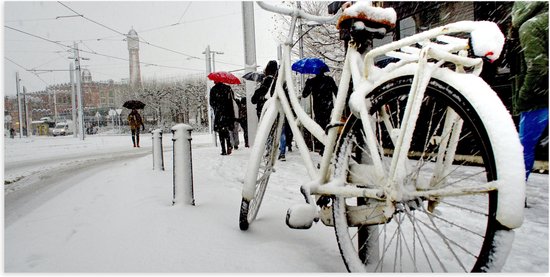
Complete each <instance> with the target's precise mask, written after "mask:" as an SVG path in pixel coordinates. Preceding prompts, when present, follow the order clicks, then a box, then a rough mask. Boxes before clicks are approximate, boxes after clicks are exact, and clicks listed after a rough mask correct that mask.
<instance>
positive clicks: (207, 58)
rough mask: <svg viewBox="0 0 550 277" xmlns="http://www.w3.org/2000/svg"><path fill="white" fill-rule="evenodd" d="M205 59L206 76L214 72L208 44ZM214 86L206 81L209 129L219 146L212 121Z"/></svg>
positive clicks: (215, 143)
mask: <svg viewBox="0 0 550 277" xmlns="http://www.w3.org/2000/svg"><path fill="white" fill-rule="evenodd" d="M202 53H203V54H204V57H205V60H206V76H208V74H210V73H211V72H212V69H211V67H210V65H211V64H212V63H211V62H210V45H208V46H206V49H205V50H204V52H202ZM211 88H212V86H211V85H210V82H208V81H207V82H206V106H207V107H208V131H209V132H210V134H212V140H213V142H214V145H216V146H218V144H217V142H216V133H215V132H214V124H213V123H212V119H213V117H214V115H213V114H212V108H211V107H210V89H211Z"/></svg>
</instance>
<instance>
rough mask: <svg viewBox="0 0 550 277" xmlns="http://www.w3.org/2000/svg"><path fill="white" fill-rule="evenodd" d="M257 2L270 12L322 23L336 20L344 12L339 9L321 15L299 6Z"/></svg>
mask: <svg viewBox="0 0 550 277" xmlns="http://www.w3.org/2000/svg"><path fill="white" fill-rule="evenodd" d="M257 3H258V6H260V7H261V8H262V9H264V10H266V11H270V12H273V13H278V14H282V15H288V16H296V17H297V18H304V19H307V20H310V21H315V22H318V23H321V24H325V23H334V22H336V20H337V19H338V17H339V16H340V14H341V13H342V12H341V10H340V11H338V13H336V14H335V15H333V16H320V15H313V14H309V13H307V12H305V11H304V10H300V9H297V8H287V7H282V6H275V5H271V4H268V3H266V2H264V1H258V2H257Z"/></svg>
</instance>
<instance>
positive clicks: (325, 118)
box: [302, 72, 338, 155]
mask: <svg viewBox="0 0 550 277" xmlns="http://www.w3.org/2000/svg"><path fill="white" fill-rule="evenodd" d="M337 92H338V87H337V86H336V82H334V79H332V77H330V76H325V74H324V72H321V73H319V74H317V75H315V77H313V78H311V79H308V80H307V81H306V85H305V86H304V90H303V91H302V97H308V96H309V95H311V97H313V114H314V117H313V119H314V120H315V122H317V124H319V125H320V126H321V128H323V129H325V128H326V127H327V125H328V124H329V123H330V122H329V121H330V114H331V113H332V109H333V108H334V104H333V97H335V96H336V93H337ZM316 144H318V145H319V149H320V150H321V152H320V153H321V155H322V154H323V149H324V147H323V145H321V144H320V143H319V142H318V141H317V140H316Z"/></svg>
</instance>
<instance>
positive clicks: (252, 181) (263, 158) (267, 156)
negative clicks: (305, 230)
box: [239, 110, 282, 231]
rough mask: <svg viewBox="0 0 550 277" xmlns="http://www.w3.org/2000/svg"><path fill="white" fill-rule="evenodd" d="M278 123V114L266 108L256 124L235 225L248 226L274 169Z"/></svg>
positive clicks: (257, 208)
mask: <svg viewBox="0 0 550 277" xmlns="http://www.w3.org/2000/svg"><path fill="white" fill-rule="evenodd" d="M281 124H282V115H280V114H279V113H278V112H277V111H276V110H271V111H270V110H268V111H266V113H265V114H264V115H263V117H262V121H261V123H260V126H259V127H258V132H257V136H256V138H255V140H254V145H253V146H252V153H251V155H250V159H249V161H248V162H249V164H248V169H247V172H246V176H245V180H244V186H243V192H242V195H243V198H242V201H241V209H240V213H239V227H240V229H241V230H243V231H245V230H248V227H249V225H250V224H251V223H252V222H253V221H254V220H255V219H256V216H257V214H258V211H259V209H260V205H261V204H262V200H263V198H264V194H265V190H266V188H267V183H268V182H269V177H270V176H271V173H272V172H273V171H274V168H273V167H274V165H275V161H276V158H277V153H278V150H279V149H278V148H279V147H278V146H279V138H280V136H281V127H282V126H281Z"/></svg>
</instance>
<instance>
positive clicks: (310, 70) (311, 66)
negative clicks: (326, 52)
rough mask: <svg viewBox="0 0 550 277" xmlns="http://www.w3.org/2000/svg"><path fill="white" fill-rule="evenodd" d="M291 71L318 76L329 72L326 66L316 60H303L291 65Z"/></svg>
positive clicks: (321, 61)
mask: <svg viewBox="0 0 550 277" xmlns="http://www.w3.org/2000/svg"><path fill="white" fill-rule="evenodd" d="M292 70H294V71H296V72H299V73H302V74H319V73H323V72H327V71H330V70H329V68H328V66H327V64H326V63H325V62H323V60H321V59H318V58H303V59H301V60H298V61H296V62H295V63H294V64H292Z"/></svg>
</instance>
